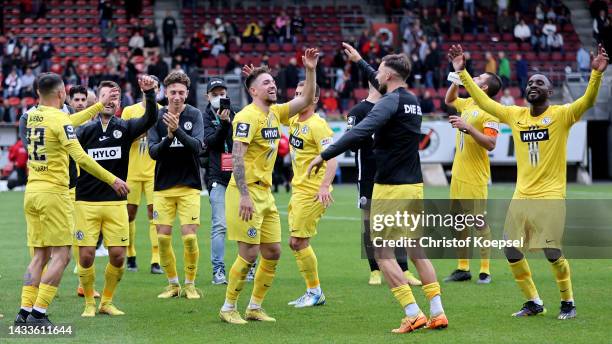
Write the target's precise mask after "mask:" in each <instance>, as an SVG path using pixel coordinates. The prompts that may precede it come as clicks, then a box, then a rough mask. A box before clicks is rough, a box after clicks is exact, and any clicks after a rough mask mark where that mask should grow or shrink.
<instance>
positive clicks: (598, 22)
mask: <svg viewBox="0 0 612 344" xmlns="http://www.w3.org/2000/svg"><path fill="white" fill-rule="evenodd" d="M606 20H609V18H607V17H606V11H604V10H601V11H599V15H598V16H597V17H596V18H595V19H593V37H594V38H595V39H596V40H597V43H602V42H603V39H604V38H605V36H604V35H603V34H602V33H603V32H604V26H605V25H606Z"/></svg>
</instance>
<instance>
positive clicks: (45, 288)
mask: <svg viewBox="0 0 612 344" xmlns="http://www.w3.org/2000/svg"><path fill="white" fill-rule="evenodd" d="M56 293H57V287H55V286H52V285H49V284H44V283H41V284H40V286H39V287H38V295H37V296H36V302H34V310H36V311H38V312H40V313H43V314H44V313H47V308H49V305H50V304H51V302H52V301H53V298H54V297H55V294H56Z"/></svg>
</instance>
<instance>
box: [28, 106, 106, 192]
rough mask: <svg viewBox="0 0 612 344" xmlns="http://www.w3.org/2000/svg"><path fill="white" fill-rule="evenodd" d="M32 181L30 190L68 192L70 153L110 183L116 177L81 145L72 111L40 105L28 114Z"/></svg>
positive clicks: (93, 173) (80, 163)
mask: <svg viewBox="0 0 612 344" xmlns="http://www.w3.org/2000/svg"><path fill="white" fill-rule="evenodd" d="M26 140H27V145H28V169H29V171H30V174H29V176H28V183H27V185H26V192H52V193H63V192H66V193H67V192H68V183H69V177H68V155H70V156H71V157H72V158H73V159H74V161H75V162H76V163H77V164H78V165H79V166H81V167H82V168H84V169H85V170H87V171H88V172H90V173H91V174H92V175H94V176H95V177H96V178H98V179H100V180H102V181H103V182H105V183H107V184H112V183H113V182H114V181H115V179H116V177H115V176H114V175H113V174H112V173H110V172H108V171H107V170H105V169H103V168H102V167H101V166H100V165H98V163H97V162H95V160H93V159H92V158H91V157H90V156H89V155H87V153H85V151H84V150H83V148H82V147H81V145H80V144H79V141H78V140H77V136H76V132H75V129H74V127H73V125H72V122H71V119H70V117H69V116H68V114H66V113H64V112H62V111H60V110H59V109H56V108H52V107H48V106H44V105H39V106H37V107H36V108H35V109H33V110H31V111H30V112H29V114H28V121H27V124H26Z"/></svg>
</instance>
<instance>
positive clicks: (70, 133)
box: [64, 125, 77, 140]
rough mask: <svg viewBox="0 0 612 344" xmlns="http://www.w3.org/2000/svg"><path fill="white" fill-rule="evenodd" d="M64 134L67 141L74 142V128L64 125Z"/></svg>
mask: <svg viewBox="0 0 612 344" xmlns="http://www.w3.org/2000/svg"><path fill="white" fill-rule="evenodd" d="M64 132H65V133H66V137H67V138H68V140H74V139H76V138H77V136H76V134H75V133H74V127H73V126H71V125H65V126H64Z"/></svg>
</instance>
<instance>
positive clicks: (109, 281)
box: [92, 263, 125, 304]
mask: <svg viewBox="0 0 612 344" xmlns="http://www.w3.org/2000/svg"><path fill="white" fill-rule="evenodd" d="M124 271H125V266H124V265H122V266H121V267H120V268H118V267H116V266H114V265H112V264H111V263H108V264H106V270H105V271H104V291H103V292H102V300H101V301H100V303H101V304H105V303H110V302H112V301H113V295H114V294H115V289H117V284H118V283H119V281H121V277H122V276H123V272H124ZM92 289H93V286H92Z"/></svg>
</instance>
